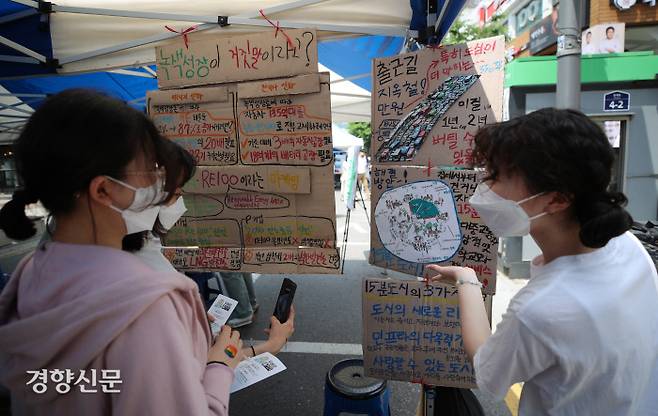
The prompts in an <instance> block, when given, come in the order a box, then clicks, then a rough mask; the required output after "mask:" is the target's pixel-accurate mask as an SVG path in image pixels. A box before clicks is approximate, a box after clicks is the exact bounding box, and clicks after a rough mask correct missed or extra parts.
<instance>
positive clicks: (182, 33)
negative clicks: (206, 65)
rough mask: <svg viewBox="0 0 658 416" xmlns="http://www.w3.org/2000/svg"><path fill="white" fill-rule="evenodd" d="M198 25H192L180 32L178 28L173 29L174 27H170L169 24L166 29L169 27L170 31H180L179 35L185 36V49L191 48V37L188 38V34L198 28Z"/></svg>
mask: <svg viewBox="0 0 658 416" xmlns="http://www.w3.org/2000/svg"><path fill="white" fill-rule="evenodd" d="M197 27H198V25H196V26H190V27H188V28H187V29H185V30H183V31H180V32H179V31H178V30H176V29H173V28H171V27H169V26H165V29H167V30H168V31H170V32H173V33H178V34H179V35H181V36H183V43H185V49H189V45H190V39H189V38H188V36H187V34H188V33H190V32H191V31H193V30H196V28H197Z"/></svg>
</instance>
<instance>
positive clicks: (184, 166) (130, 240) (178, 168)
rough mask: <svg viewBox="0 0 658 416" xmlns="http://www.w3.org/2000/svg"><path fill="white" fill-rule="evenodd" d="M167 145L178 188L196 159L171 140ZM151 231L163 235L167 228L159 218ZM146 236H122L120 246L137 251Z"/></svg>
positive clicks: (191, 171)
mask: <svg viewBox="0 0 658 416" xmlns="http://www.w3.org/2000/svg"><path fill="white" fill-rule="evenodd" d="M167 147H169V148H170V152H171V154H172V159H173V161H174V167H173V171H175V173H176V174H175V177H176V188H179V187H182V186H183V185H185V184H186V183H187V182H188V181H189V180H190V179H192V177H193V176H194V172H195V170H196V160H195V159H194V157H193V156H192V155H191V154H190V152H188V151H187V150H185V148H183V147H182V146H180V145H178V144H176V143H174V142H172V141H170V142H169V143H168V144H167ZM152 232H153V234H155V235H156V236H158V237H164V236H165V235H166V234H167V229H166V228H164V227H163V226H162V224H161V223H160V220H159V219H157V220H156V221H155V225H154V226H153V230H152ZM148 238H149V232H148V231H143V232H139V233H133V234H128V235H126V236H124V237H123V240H122V242H121V248H122V250H124V251H129V252H131V253H134V252H137V251H139V250H141V249H142V248H144V244H145V243H146V240H147V239H148Z"/></svg>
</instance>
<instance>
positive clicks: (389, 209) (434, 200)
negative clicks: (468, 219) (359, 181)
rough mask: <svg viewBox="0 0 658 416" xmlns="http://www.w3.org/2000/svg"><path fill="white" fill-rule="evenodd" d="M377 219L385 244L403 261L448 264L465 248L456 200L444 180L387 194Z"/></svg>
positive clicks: (380, 199)
mask: <svg viewBox="0 0 658 416" xmlns="http://www.w3.org/2000/svg"><path fill="white" fill-rule="evenodd" d="M374 216H375V222H376V224H377V231H378V233H379V239H380V241H381V242H382V245H383V246H384V247H385V248H386V249H387V250H388V251H390V252H391V253H392V254H393V255H395V256H396V257H399V258H401V259H402V260H405V261H408V262H411V263H440V262H444V261H447V260H450V259H451V258H452V257H453V256H454V255H455V254H457V251H458V250H459V246H460V245H461V241H462V234H461V229H460V227H459V217H458V214H457V207H456V205H455V199H454V197H453V195H452V190H451V189H450V185H448V184H447V183H445V182H443V181H440V180H427V181H418V182H412V183H409V184H406V185H403V186H401V187H399V188H393V189H389V190H387V191H385V192H383V193H382V195H381V196H380V197H379V199H378V200H377V205H376V207H375V213H374Z"/></svg>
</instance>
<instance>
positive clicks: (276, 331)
mask: <svg viewBox="0 0 658 416" xmlns="http://www.w3.org/2000/svg"><path fill="white" fill-rule="evenodd" d="M270 324H271V326H270V328H269V329H266V330H265V333H266V334H268V335H269V338H268V339H267V343H266V344H268V345H267V349H266V351H268V352H270V353H272V354H276V353H278V352H279V351H281V349H282V348H283V346H284V345H286V342H288V338H290V337H292V334H293V333H294V332H295V307H294V306H290V316H288V320H287V321H286V323H284V324H282V323H281V322H279V320H278V319H276V317H274V316H271V317H270Z"/></svg>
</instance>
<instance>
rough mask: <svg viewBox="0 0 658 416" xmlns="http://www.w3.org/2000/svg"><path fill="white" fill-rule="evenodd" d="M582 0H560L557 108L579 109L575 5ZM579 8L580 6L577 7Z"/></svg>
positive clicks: (578, 28) (578, 57)
mask: <svg viewBox="0 0 658 416" xmlns="http://www.w3.org/2000/svg"><path fill="white" fill-rule="evenodd" d="M581 1H582V0H560V9H559V13H558V20H557V22H558V23H557V28H558V32H559V35H558V39H557V84H556V86H555V90H556V96H555V97H556V98H555V106H556V107H557V108H572V109H575V110H580V27H579V25H578V18H577V15H576V5H577V4H578V5H579V4H580V2H581ZM578 9H579V10H580V7H579V8H578Z"/></svg>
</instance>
